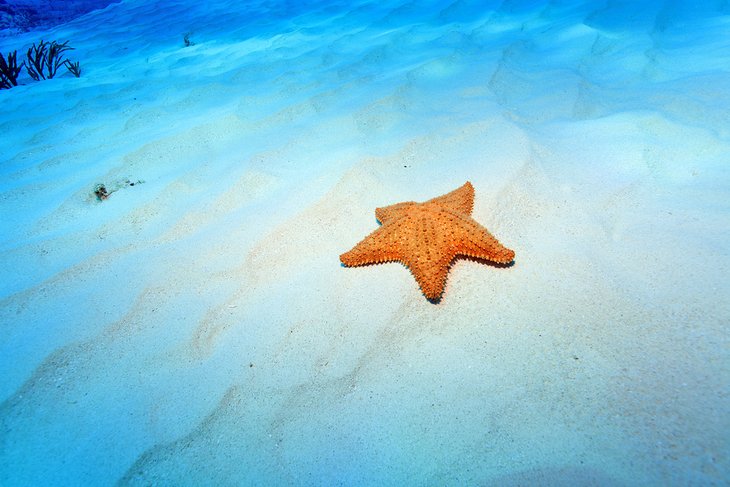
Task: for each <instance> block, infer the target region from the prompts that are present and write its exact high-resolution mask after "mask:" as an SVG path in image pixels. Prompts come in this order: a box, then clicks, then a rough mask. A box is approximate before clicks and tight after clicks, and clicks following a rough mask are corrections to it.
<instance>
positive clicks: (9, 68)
mask: <svg viewBox="0 0 730 487" xmlns="http://www.w3.org/2000/svg"><path fill="white" fill-rule="evenodd" d="M22 67H23V63H21V64H20V66H18V51H13V52H9V53H8V58H7V59H5V57H4V56H3V54H2V53H1V52H0V90H2V89H8V88H12V87H13V86H18V73H20V70H21V69H22Z"/></svg>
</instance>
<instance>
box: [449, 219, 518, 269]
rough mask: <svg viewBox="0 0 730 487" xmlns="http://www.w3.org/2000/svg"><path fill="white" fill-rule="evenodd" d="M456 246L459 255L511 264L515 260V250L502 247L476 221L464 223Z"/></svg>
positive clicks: (460, 226)
mask: <svg viewBox="0 0 730 487" xmlns="http://www.w3.org/2000/svg"><path fill="white" fill-rule="evenodd" d="M458 235H459V237H460V238H459V239H458V243H457V244H456V246H455V250H456V253H457V254H458V255H464V256H467V257H476V258H478V259H485V260H488V261H490V262H496V263H498V264H509V263H510V262H512V261H513V260H514V259H515V252H514V250H511V249H508V248H507V247H505V246H504V245H502V244H501V243H500V242H499V240H497V239H496V238H494V236H493V235H492V234H491V233H489V231H487V229H486V228H484V227H483V226H481V225H479V224H478V223H476V222H474V221H462V222H461V224H460V225H459V231H458Z"/></svg>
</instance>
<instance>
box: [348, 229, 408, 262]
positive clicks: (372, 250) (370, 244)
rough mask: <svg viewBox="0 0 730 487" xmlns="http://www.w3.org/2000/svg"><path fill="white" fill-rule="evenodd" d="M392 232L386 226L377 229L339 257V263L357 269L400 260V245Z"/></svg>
mask: <svg viewBox="0 0 730 487" xmlns="http://www.w3.org/2000/svg"><path fill="white" fill-rule="evenodd" d="M392 230H393V229H392V228H390V227H388V226H382V227H380V228H378V229H377V230H375V231H374V232H373V233H371V234H370V235H368V236H367V237H365V238H364V239H363V240H362V241H361V242H360V243H358V244H357V245H355V247H353V248H352V250H350V251H348V252H345V253H344V254H342V255H340V262H342V263H343V264H345V265H346V266H347V267H357V266H362V265H368V264H378V263H381V262H392V261H396V260H401V257H402V255H401V251H400V244H399V243H398V240H397V238H395V234H394V232H393V231H392Z"/></svg>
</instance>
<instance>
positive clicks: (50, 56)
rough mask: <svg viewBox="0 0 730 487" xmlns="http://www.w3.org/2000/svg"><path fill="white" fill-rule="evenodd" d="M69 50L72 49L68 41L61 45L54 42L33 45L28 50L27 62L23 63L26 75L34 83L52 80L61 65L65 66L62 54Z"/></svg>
mask: <svg viewBox="0 0 730 487" xmlns="http://www.w3.org/2000/svg"><path fill="white" fill-rule="evenodd" d="M71 49H73V47H71V46H69V45H68V41H66V42H64V43H62V44H59V43H58V42H56V41H52V42H45V41H43V40H41V42H40V43H38V45H36V44H35V43H34V44H33V45H32V46H31V47H30V49H28V54H27V58H28V60H27V62H26V63H25V66H26V68H27V69H28V74H29V75H30V77H31V78H33V79H34V80H36V81H39V80H41V79H51V78H53V77H54V76H55V75H56V72H57V71H58V68H59V67H60V66H61V65H66V59H64V57H63V53H64V52H65V51H68V50H71ZM67 67H68V66H67ZM72 72H73V71H72Z"/></svg>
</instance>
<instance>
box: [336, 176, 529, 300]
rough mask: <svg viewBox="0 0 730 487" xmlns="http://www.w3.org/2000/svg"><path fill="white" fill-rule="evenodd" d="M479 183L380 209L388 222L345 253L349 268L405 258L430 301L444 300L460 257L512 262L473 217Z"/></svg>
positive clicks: (511, 256)
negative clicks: (448, 280)
mask: <svg viewBox="0 0 730 487" xmlns="http://www.w3.org/2000/svg"><path fill="white" fill-rule="evenodd" d="M473 207H474V187H473V186H472V185H471V183H470V182H469V181H467V182H466V183H465V184H464V185H463V186H462V187H460V188H459V189H456V190H454V191H452V192H450V193H447V194H445V195H443V196H439V197H437V198H433V199H431V200H428V201H426V202H424V203H415V202H413V201H407V202H405V203H397V204H395V205H391V206H385V207H383V208H377V209H376V210H375V217H376V218H377V219H378V220H379V221H380V223H382V226H381V227H380V228H378V229H377V230H375V231H374V232H373V233H371V234H370V235H368V236H367V237H365V239H364V240H363V241H362V242H360V243H359V244H357V245H356V246H355V247H354V248H353V249H352V250H350V251H349V252H345V253H344V254H342V255H340V261H342V263H343V264H345V265H346V266H347V267H356V266H361V265H368V264H379V263H381V262H401V263H402V264H404V265H405V266H407V267H408V268H409V269H410V270H411V272H412V273H413V277H415V278H416V282H418V285H419V286H420V287H421V290H422V291H423V294H424V295H425V296H426V298H428V299H429V300H432V301H436V300H438V299H439V298H440V297H441V295H442V294H443V291H444V286H445V285H446V275H447V274H448V272H449V266H450V265H451V263H452V262H453V261H454V259H455V258H456V257H457V256H465V257H473V258H476V259H484V260H488V261H491V262H495V263H498V264H508V263H510V262H512V260H513V259H514V257H515V253H514V252H513V251H512V250H510V249H508V248H506V247H504V246H503V245H502V244H500V243H499V241H498V240H497V239H496V238H494V237H493V236H492V234H491V233H489V232H488V231H487V229H486V228H484V227H483V226H481V225H480V224H478V223H477V222H476V221H474V219H473V218H472V217H471V212H472V208H473Z"/></svg>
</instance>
